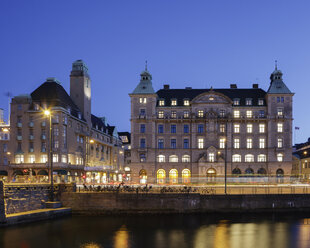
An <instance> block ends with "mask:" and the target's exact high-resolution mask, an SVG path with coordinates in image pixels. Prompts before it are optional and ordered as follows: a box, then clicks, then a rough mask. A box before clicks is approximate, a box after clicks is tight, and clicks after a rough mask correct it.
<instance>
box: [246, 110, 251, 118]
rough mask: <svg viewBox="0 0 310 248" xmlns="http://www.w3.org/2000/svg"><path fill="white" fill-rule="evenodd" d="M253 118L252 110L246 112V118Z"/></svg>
mask: <svg viewBox="0 0 310 248" xmlns="http://www.w3.org/2000/svg"><path fill="white" fill-rule="evenodd" d="M252 117H253V112H252V110H247V111H246V118H252Z"/></svg>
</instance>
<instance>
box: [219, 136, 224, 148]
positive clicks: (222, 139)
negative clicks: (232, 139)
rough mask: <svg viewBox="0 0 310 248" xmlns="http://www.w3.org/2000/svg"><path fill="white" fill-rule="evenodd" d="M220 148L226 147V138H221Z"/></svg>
mask: <svg viewBox="0 0 310 248" xmlns="http://www.w3.org/2000/svg"><path fill="white" fill-rule="evenodd" d="M220 148H221V149H224V148H225V138H220Z"/></svg>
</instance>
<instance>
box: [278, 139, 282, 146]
mask: <svg viewBox="0 0 310 248" xmlns="http://www.w3.org/2000/svg"><path fill="white" fill-rule="evenodd" d="M282 147H283V139H282V138H278V148H282Z"/></svg>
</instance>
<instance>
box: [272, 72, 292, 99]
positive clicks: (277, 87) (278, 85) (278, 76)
mask: <svg viewBox="0 0 310 248" xmlns="http://www.w3.org/2000/svg"><path fill="white" fill-rule="evenodd" d="M282 75H283V74H282V72H281V71H280V70H278V69H277V68H276V69H275V71H274V72H273V73H272V74H271V75H270V80H271V82H270V86H269V89H268V91H267V93H268V94H292V92H291V91H290V90H289V89H288V88H287V86H286V85H285V83H284V82H283V80H282Z"/></svg>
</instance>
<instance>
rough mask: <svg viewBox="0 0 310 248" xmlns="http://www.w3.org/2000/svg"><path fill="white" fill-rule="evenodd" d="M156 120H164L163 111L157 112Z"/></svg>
mask: <svg viewBox="0 0 310 248" xmlns="http://www.w3.org/2000/svg"><path fill="white" fill-rule="evenodd" d="M158 118H160V119H163V118H164V111H158Z"/></svg>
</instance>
